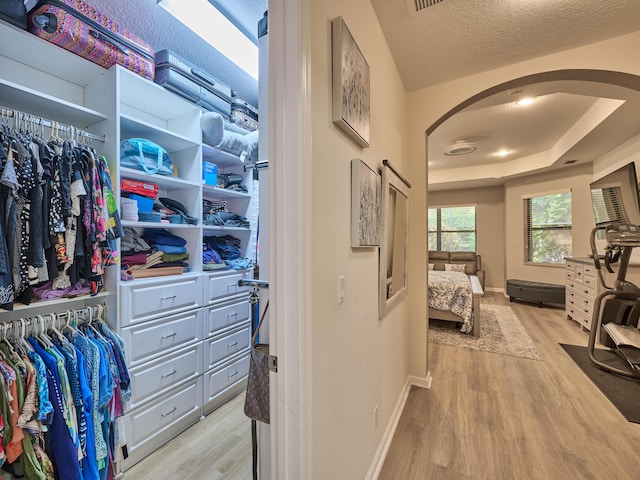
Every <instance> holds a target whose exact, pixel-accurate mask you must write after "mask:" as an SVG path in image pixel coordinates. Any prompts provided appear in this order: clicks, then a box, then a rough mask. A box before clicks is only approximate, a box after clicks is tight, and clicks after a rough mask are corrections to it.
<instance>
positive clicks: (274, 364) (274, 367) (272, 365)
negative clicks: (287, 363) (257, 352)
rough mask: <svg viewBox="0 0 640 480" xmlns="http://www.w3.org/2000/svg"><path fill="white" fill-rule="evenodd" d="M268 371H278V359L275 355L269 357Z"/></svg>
mask: <svg viewBox="0 0 640 480" xmlns="http://www.w3.org/2000/svg"><path fill="white" fill-rule="evenodd" d="M269 370H270V371H272V372H277V371H278V357H276V356H275V355H269Z"/></svg>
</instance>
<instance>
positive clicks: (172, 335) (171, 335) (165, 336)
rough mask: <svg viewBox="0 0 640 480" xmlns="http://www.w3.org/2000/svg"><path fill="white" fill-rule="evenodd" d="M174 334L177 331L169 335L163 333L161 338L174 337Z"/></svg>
mask: <svg viewBox="0 0 640 480" xmlns="http://www.w3.org/2000/svg"><path fill="white" fill-rule="evenodd" d="M176 335H177V333H176V332H173V333H172V334H170V335H163V336H162V337H161V338H162V340H166V339H167V338H171V337H175V336H176Z"/></svg>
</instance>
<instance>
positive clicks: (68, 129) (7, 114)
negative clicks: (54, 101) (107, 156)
mask: <svg viewBox="0 0 640 480" xmlns="http://www.w3.org/2000/svg"><path fill="white" fill-rule="evenodd" d="M0 109H1V112H0V113H1V116H2V118H3V120H4V119H5V118H13V119H14V121H15V122H25V124H29V123H33V124H34V125H36V126H38V127H41V126H42V127H46V128H50V129H52V130H53V129H59V130H62V131H63V132H65V133H68V134H71V135H76V134H77V135H78V137H79V139H82V138H88V139H91V140H98V141H99V142H102V143H104V142H105V138H104V135H96V134H95V133H90V132H87V131H86V130H84V129H82V128H76V127H74V126H72V125H64V124H60V123H58V122H55V121H52V120H47V119H46V118H42V117H40V116H38V115H33V114H31V113H26V112H21V111H20V110H14V109H11V108H6V107H1V106H0Z"/></svg>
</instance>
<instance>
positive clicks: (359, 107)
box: [332, 17, 370, 147]
mask: <svg viewBox="0 0 640 480" xmlns="http://www.w3.org/2000/svg"><path fill="white" fill-rule="evenodd" d="M332 32H333V33H332V36H333V38H332V48H333V60H332V67H333V123H335V124H336V125H337V126H338V127H340V128H341V129H342V130H343V131H344V132H345V133H346V134H347V135H348V136H349V137H351V139H353V140H354V141H355V142H356V143H357V144H358V145H360V146H361V147H368V146H369V108H370V97H369V95H370V94H369V83H370V79H369V65H368V64H367V61H366V60H365V58H364V56H363V55H362V52H360V48H358V44H357V43H356V41H355V40H354V39H353V37H352V36H351V32H349V29H348V28H347V25H346V24H345V23H344V20H342V17H336V18H334V19H333V21H332Z"/></svg>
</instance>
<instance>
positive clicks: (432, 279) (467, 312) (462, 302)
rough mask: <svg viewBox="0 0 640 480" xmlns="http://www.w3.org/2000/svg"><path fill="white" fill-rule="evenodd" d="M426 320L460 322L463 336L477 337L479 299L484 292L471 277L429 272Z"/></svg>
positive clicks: (478, 334) (476, 279)
mask: <svg viewBox="0 0 640 480" xmlns="http://www.w3.org/2000/svg"><path fill="white" fill-rule="evenodd" d="M428 277H429V318H434V319H437V320H448V321H452V322H457V323H461V324H462V327H461V329H460V330H461V331H462V332H463V333H473V335H474V336H480V297H482V295H484V291H483V290H482V287H481V286H480V281H479V280H478V278H477V277H476V276H474V275H467V274H466V273H463V272H451V271H444V272H443V271H436V270H429V273H428Z"/></svg>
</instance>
